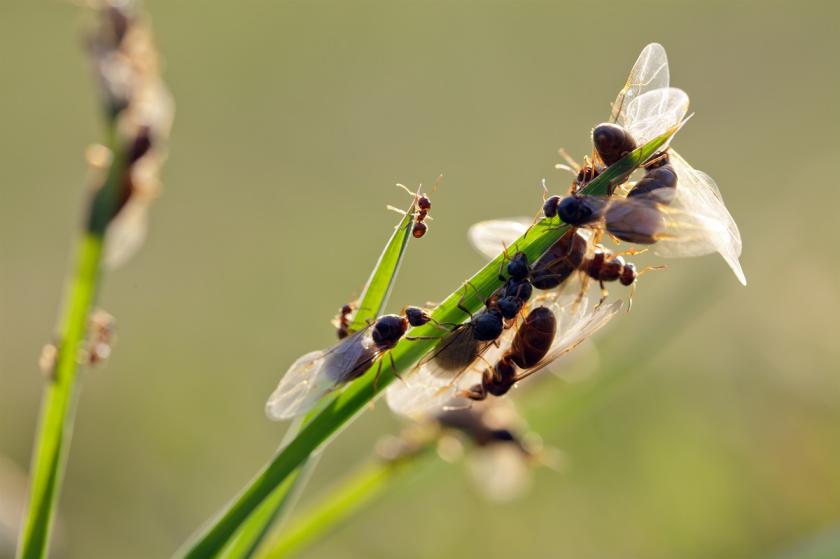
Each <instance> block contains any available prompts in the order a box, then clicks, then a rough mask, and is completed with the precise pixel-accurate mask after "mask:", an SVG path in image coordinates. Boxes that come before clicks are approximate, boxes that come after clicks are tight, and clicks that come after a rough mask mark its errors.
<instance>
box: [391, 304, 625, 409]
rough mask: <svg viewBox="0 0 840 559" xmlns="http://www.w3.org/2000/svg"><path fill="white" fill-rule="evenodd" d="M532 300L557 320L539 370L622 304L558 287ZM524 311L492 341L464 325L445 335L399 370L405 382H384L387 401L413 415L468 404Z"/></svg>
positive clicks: (514, 332)
mask: <svg viewBox="0 0 840 559" xmlns="http://www.w3.org/2000/svg"><path fill="white" fill-rule="evenodd" d="M536 302H537V303H539V304H540V305H541V306H542V308H545V309H548V311H550V313H551V314H552V315H553V316H554V319H555V322H556V333H555V335H554V336H552V339H551V344H550V350H549V352H548V355H547V356H546V357H545V359H543V362H544V365H540V366H539V369H541V368H542V367H543V366H545V365H547V364H548V363H549V362H550V361H553V360H554V359H556V358H557V357H559V356H561V355H563V354H565V353H567V352H568V351H570V350H572V349H573V348H574V347H575V346H577V345H578V344H579V343H580V342H581V341H583V340H585V339H586V338H588V337H590V336H591V335H592V334H594V333H595V332H597V331H598V330H599V329H600V328H601V327H603V326H604V325H605V324H606V323H607V322H608V321H609V320H610V319H611V318H612V317H613V316H614V315H615V313H616V312H618V310H619V308H620V307H621V302H620V301H618V302H615V303H613V304H609V305H599V306H597V307H593V306H592V305H590V304H589V300H588V299H582V300H578V298H577V297H575V296H568V295H566V294H562V293H560V292H559V291H554V292H551V293H547V294H544V295H542V296H540V297H539V298H537V299H536ZM538 308H540V307H538ZM544 312H546V311H540V313H544ZM523 314H524V315H526V316H529V315H530V311H529V309H528V305H526V306H525V307H524V308H523V311H522V313H520V314H519V315H518V316H517V317H516V318H515V319H514V321H513V324H511V325H510V327H509V328H506V329H504V330H503V331H502V332H501V334H500V335H499V337H498V338H497V339H496V340H495V341H494V342H493V343H490V342H484V344H477V343H476V342H475V341H474V338H473V337H472V336H471V335H470V334H469V332H468V329H466V328H462V329H459V330H456V331H454V332H453V333H452V334H450V335H449V336H446V337H445V338H444V340H443V341H442V342H441V343H440V344H439V345H438V347H437V348H436V350H435V351H434V352H432V353H431V354H430V355H429V356H427V357H426V358H425V359H423V360H421V362H420V363H419V364H418V365H417V366H416V367H415V368H414V369H413V370H412V371H410V372H409V373H408V374H406V375H403V381H404V382H401V383H393V384H391V385H390V386H389V387H388V389H387V392H386V397H387V400H388V405H389V406H390V407H391V409H392V410H394V411H395V412H397V413H400V414H402V415H405V416H408V417H412V418H418V417H423V416H425V415H427V414H429V413H435V412H438V411H440V410H442V409H444V408H446V407H456V408H457V407H468V406H469V405H470V402H471V400H470V399H469V398H468V397H467V394H468V391H469V389H470V388H472V387H474V386H475V385H476V384H478V383H480V382H481V380H482V375H483V373H484V370H485V369H486V367H487V365H488V364H490V363H496V362H498V361H499V360H501V359H502V358H503V357H504V356H505V355H506V354H507V353H508V351H509V350H510V349H511V347H512V345H513V343H514V339H515V337H516V335H517V332H518V330H519V329H520V328H521V322H522V321H523V318H522V315H523ZM539 369H537V370H539ZM523 378H524V377H523ZM517 380H519V379H517Z"/></svg>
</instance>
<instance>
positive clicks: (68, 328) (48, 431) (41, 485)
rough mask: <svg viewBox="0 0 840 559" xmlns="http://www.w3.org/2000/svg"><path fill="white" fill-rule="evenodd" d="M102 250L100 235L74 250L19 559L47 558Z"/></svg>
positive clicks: (89, 237) (88, 236)
mask: <svg viewBox="0 0 840 559" xmlns="http://www.w3.org/2000/svg"><path fill="white" fill-rule="evenodd" d="M102 248H103V237H102V236H101V235H97V234H95V233H86V234H85V235H84V236H83V237H82V239H81V242H80V243H79V247H78V250H77V256H76V269H75V274H74V276H73V280H72V283H71V284H70V290H69V293H68V296H67V298H66V300H65V307H64V311H63V318H62V320H61V326H60V336H59V344H60V345H59V351H58V356H57V362H56V364H55V367H54V369H53V373H52V378H50V379H49V382H48V384H47V387H46V389H45V391H44V395H43V399H42V402H41V417H40V421H39V429H38V438H37V443H36V446H35V451H34V454H33V465H32V470H31V485H30V499H29V508H28V511H27V515H26V519H25V521H24V525H23V532H22V534H21V543H20V546H19V548H18V557H19V558H21V559H34V558H38V557H43V556H45V555H46V552H47V543H48V542H49V537H50V532H51V529H52V524H53V520H54V516H55V514H54V508H55V505H56V501H57V499H58V494H59V490H60V486H61V480H62V474H63V470H64V463H65V461H66V458H67V451H68V448H69V446H70V437H71V435H72V432H73V419H74V416H75V409H76V392H77V382H76V381H77V372H78V371H77V368H78V363H79V361H78V360H79V350H80V348H81V344H82V342H83V341H84V338H85V335H86V331H87V323H88V316H89V314H90V310H91V308H92V306H93V303H94V300H95V297H96V293H97V290H98V287H99V277H100V276H99V268H100V262H101V260H102Z"/></svg>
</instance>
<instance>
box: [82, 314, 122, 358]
mask: <svg viewBox="0 0 840 559" xmlns="http://www.w3.org/2000/svg"><path fill="white" fill-rule="evenodd" d="M115 332H116V321H115V320H114V317H113V316H112V315H111V314H110V313H108V312H106V311H104V310H102V309H97V310H96V311H94V313H93V314H92V315H91V317H90V331H89V333H88V342H87V349H86V350H85V353H84V357H85V361H86V362H87V364H88V365H98V364H101V363H102V362H103V361H105V360H106V359H108V357H110V355H111V350H112V346H113V344H114V334H115Z"/></svg>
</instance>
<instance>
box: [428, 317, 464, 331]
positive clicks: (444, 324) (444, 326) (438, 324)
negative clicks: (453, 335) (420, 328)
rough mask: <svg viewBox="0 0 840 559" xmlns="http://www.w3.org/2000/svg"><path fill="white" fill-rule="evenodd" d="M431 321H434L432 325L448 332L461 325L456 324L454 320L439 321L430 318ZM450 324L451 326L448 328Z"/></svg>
mask: <svg viewBox="0 0 840 559" xmlns="http://www.w3.org/2000/svg"><path fill="white" fill-rule="evenodd" d="M429 322H431V323H432V326H434V327H435V328H437V329H438V330H443V331H444V332H446V333H447V334H448V333H449V332H451V331H452V329H453V328H457V327H458V326H459V325H458V324H455V323H454V322H438V321H437V320H435V319H434V318H429ZM447 326H449V328H447Z"/></svg>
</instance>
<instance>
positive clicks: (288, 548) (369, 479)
mask: <svg viewBox="0 0 840 559" xmlns="http://www.w3.org/2000/svg"><path fill="white" fill-rule="evenodd" d="M432 448H434V445H431V444H430V445H427V446H426V447H425V448H424V449H423V451H422V452H419V453H416V454H413V455H412V456H410V457H407V458H405V459H401V460H398V461H396V462H387V461H384V460H376V461H373V462H371V463H370V464H367V465H366V466H364V467H363V468H361V469H360V470H359V471H357V472H354V473H353V474H352V475H351V476H349V477H348V478H347V479H345V480H343V481H342V483H341V484H340V485H339V486H338V487H337V488H336V489H335V490H334V491H332V492H331V493H330V495H329V498H327V499H324V500H322V501H320V502H318V503H317V504H316V505H314V506H313V507H312V508H311V509H309V510H307V511H306V512H305V513H304V514H303V515H302V516H301V518H300V519H297V520H295V521H293V522H292V523H291V524H290V525H289V527H288V529H287V530H286V531H285V532H284V534H283V537H282V538H280V539H279V540H278V541H277V542H276V543H274V544H273V545H272V546H271V548H270V550H268V551H267V552H266V553H265V554H260V555H259V557H260V558H261V559H280V558H282V557H290V556H292V555H294V554H296V553H297V552H299V551H300V550H302V549H304V548H305V547H307V546H309V545H310V544H312V543H313V542H314V541H315V540H317V539H318V538H319V537H320V536H322V535H324V534H325V533H326V532H328V531H330V530H331V529H332V528H334V527H336V526H337V525H339V524H341V523H343V522H344V521H345V520H347V519H348V518H351V517H352V516H354V515H355V514H356V513H357V512H359V511H360V510H362V509H363V508H365V507H366V506H367V505H368V504H369V503H370V502H371V501H373V500H374V499H376V498H377V497H379V496H380V495H381V494H382V493H383V492H384V491H385V489H386V488H387V487H388V486H390V485H391V484H393V483H395V482H398V481H400V480H402V479H404V478H405V477H406V476H407V475H408V474H410V473H411V472H414V471H416V470H418V469H420V468H421V467H422V466H424V465H425V464H426V463H427V462H428V461H429V460H430V457H431V452H430V450H431V449H432Z"/></svg>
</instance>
